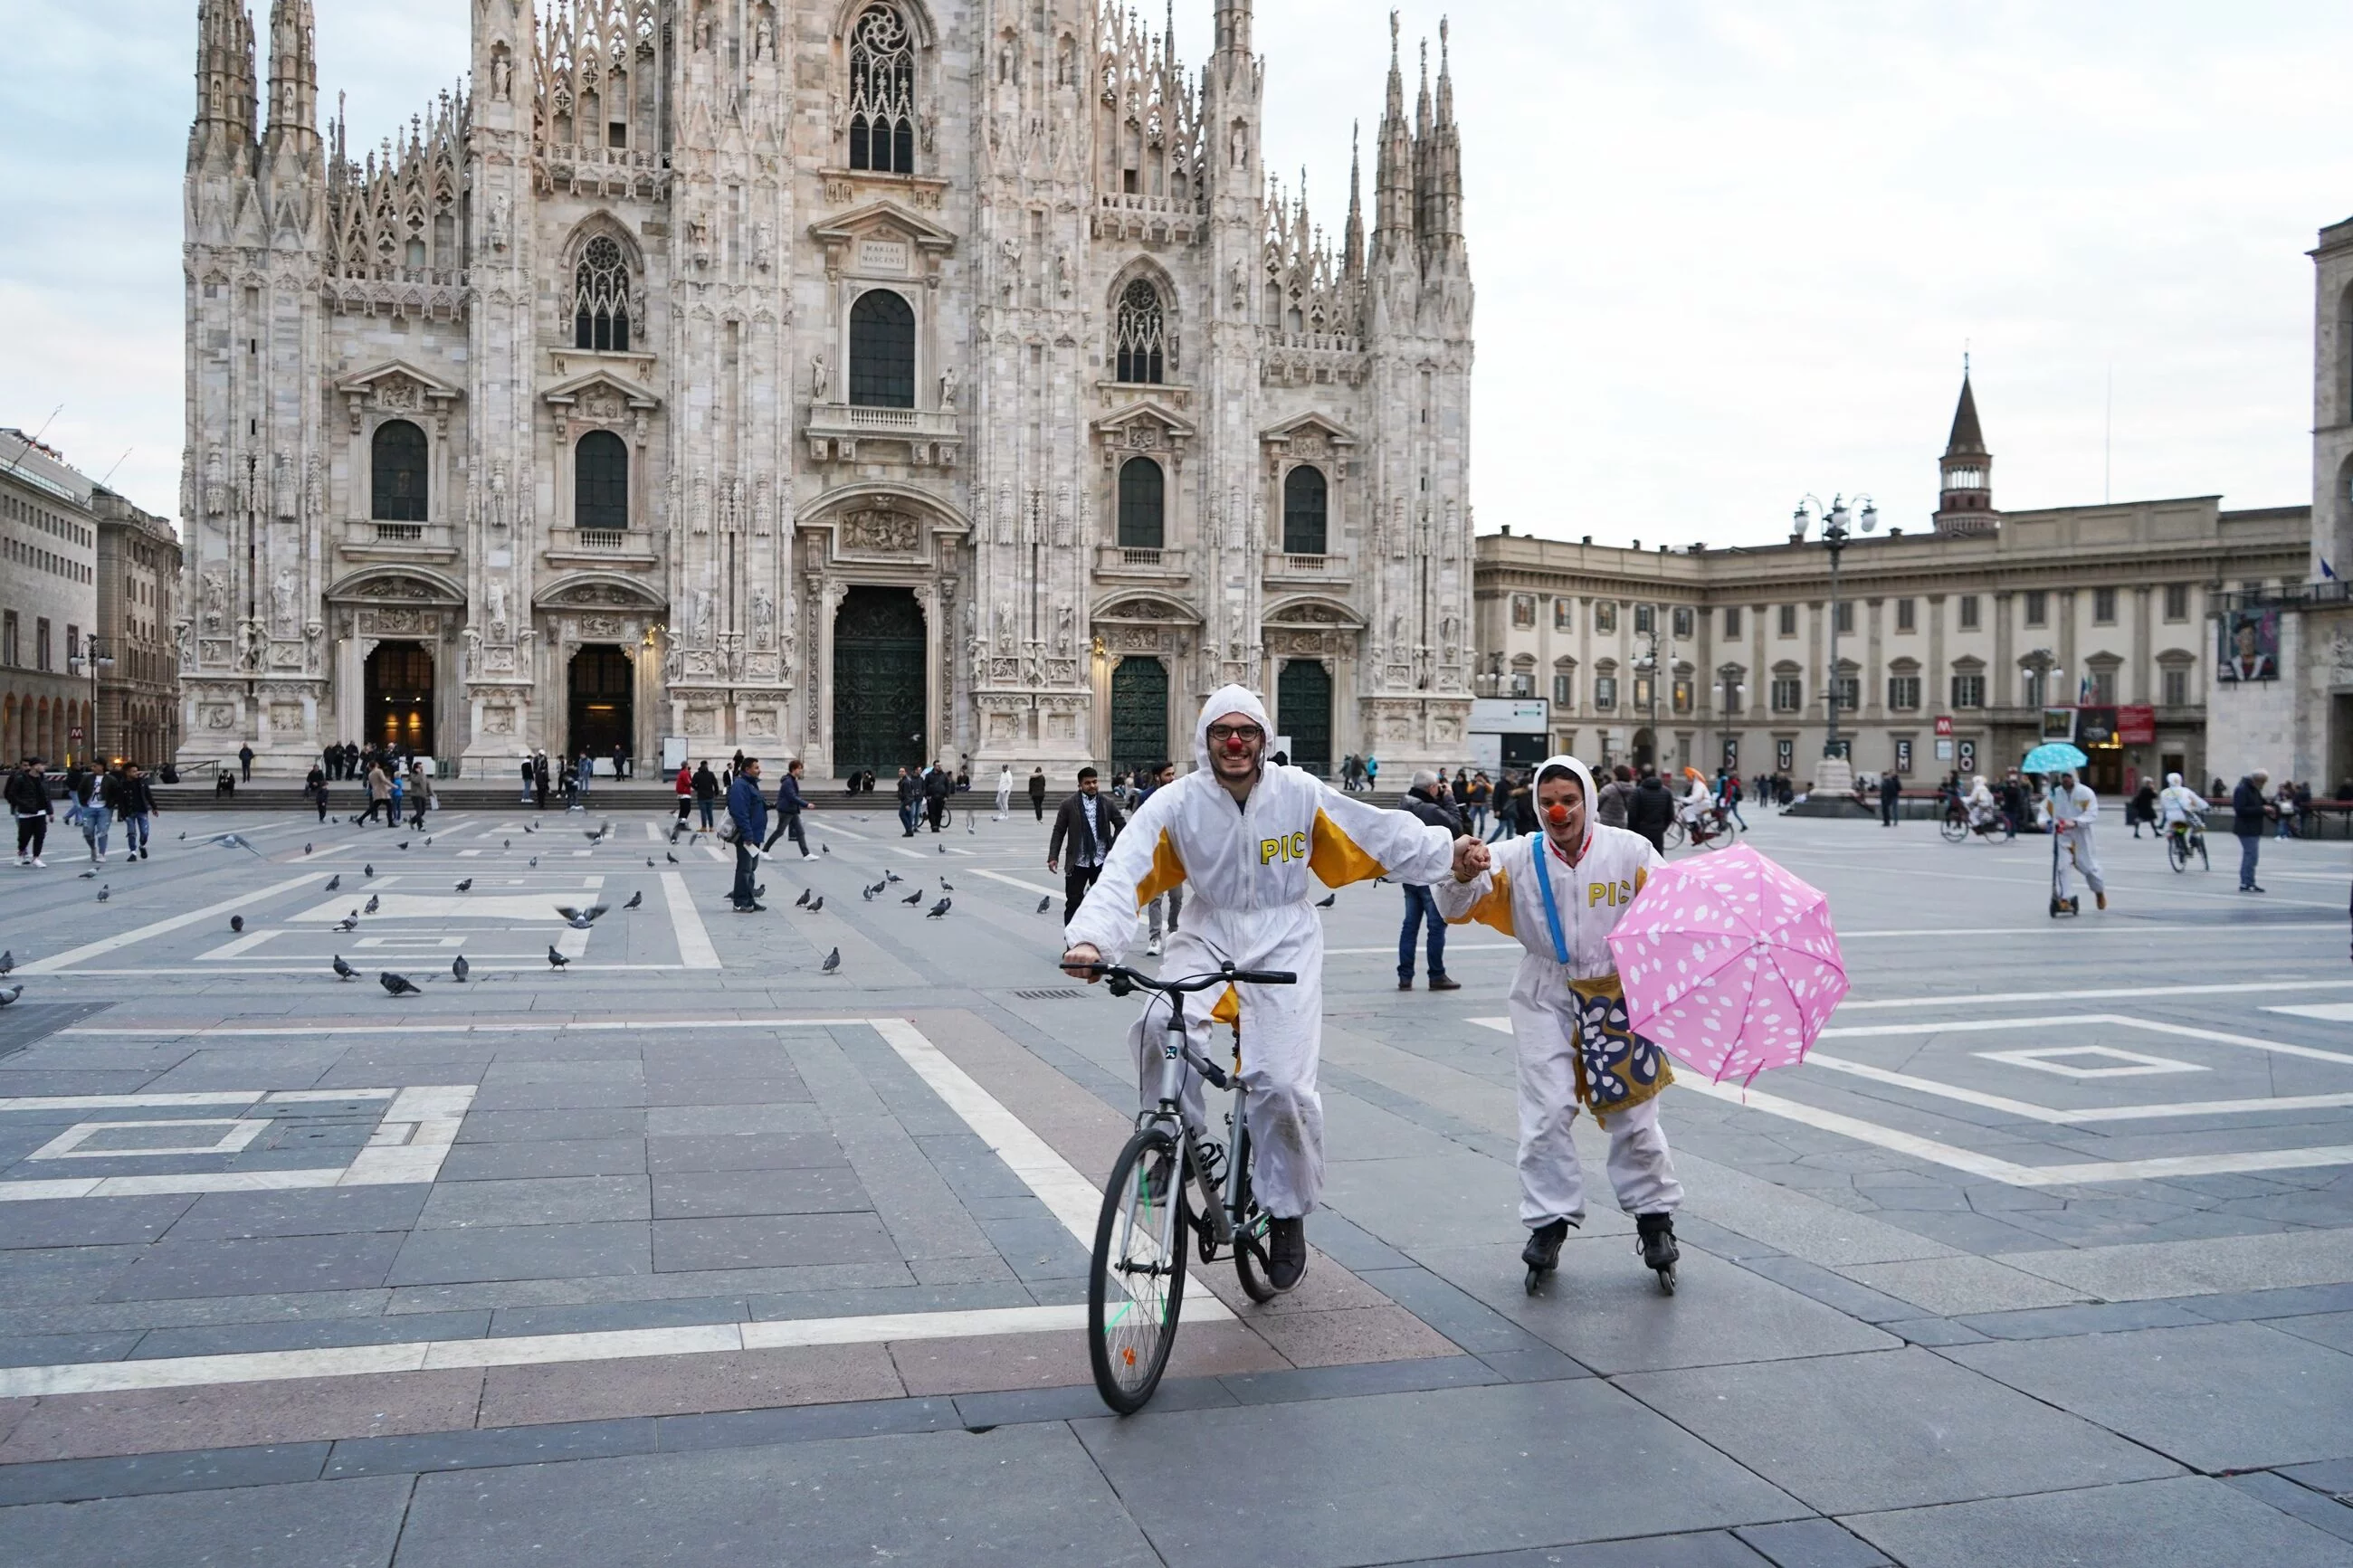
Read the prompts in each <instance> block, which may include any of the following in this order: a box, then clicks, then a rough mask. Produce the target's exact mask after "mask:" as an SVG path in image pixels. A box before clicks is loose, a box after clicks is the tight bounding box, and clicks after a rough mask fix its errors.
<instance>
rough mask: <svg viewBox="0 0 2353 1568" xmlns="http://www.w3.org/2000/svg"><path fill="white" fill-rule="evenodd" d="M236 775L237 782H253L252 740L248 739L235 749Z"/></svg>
mask: <svg viewBox="0 0 2353 1568" xmlns="http://www.w3.org/2000/svg"><path fill="white" fill-rule="evenodd" d="M237 782H238V783H239V784H251V783H252V782H253V742H250V741H248V742H246V743H245V744H243V745H241V746H239V747H238V748H237Z"/></svg>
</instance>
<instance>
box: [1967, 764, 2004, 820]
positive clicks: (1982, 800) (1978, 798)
mask: <svg viewBox="0 0 2353 1568" xmlns="http://www.w3.org/2000/svg"><path fill="white" fill-rule="evenodd" d="M1961 804H1962V805H1964V806H1967V807H1968V813H1969V826H1971V827H1983V826H1986V825H1987V824H1988V823H1990V822H1991V821H1993V819H1994V818H1995V817H1996V816H1999V815H2000V811H2001V807H2000V804H1999V803H1998V802H1996V801H1995V799H1994V798H1993V791H1992V790H1990V789H1989V788H1987V787H1986V779H1985V774H1983V773H1972V774H1970V775H1969V793H1968V794H1967V795H1963V796H1962V797H1961Z"/></svg>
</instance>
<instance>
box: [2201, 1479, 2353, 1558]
mask: <svg viewBox="0 0 2353 1568" xmlns="http://www.w3.org/2000/svg"><path fill="white" fill-rule="evenodd" d="M2223 1481H2224V1484H2225V1485H2227V1486H2229V1487H2231V1488H2232V1489H2233V1490H2236V1491H2241V1492H2244V1493H2245V1494H2246V1495H2247V1496H2249V1497H2251V1498H2253V1499H2254V1500H2256V1501H2257V1502H2259V1503H2262V1504H2263V1505H2264V1506H2265V1507H2266V1508H2275V1509H2277V1510H2280V1511H2281V1512H2282V1513H2284V1514H2286V1515H2287V1516H2288V1517H2289V1518H2291V1519H2300V1520H2302V1521H2304V1522H2305V1523H2306V1524H2308V1525H2310V1526H2312V1527H2313V1529H2315V1530H2317V1531H2322V1532H2323V1533H2325V1534H2328V1535H2333V1536H2335V1537H2337V1540H2339V1541H2353V1508H2348V1507H2346V1506H2345V1504H2344V1503H2343V1502H2341V1501H2339V1500H2337V1499H2336V1498H2333V1497H2327V1496H2324V1495H2323V1494H2322V1493H2320V1492H2318V1491H2316V1490H2314V1489H2311V1488H2309V1487H2306V1486H2303V1485H2300V1484H2299V1483H2297V1482H2295V1481H2292V1480H2290V1479H2287V1477H2285V1476H2283V1475H2279V1474H2276V1473H2274V1472H2273V1471H2271V1470H2249V1471H2247V1472H2245V1473H2243V1474H2241V1475H2235V1476H2228V1477H2224V1478H2223Z"/></svg>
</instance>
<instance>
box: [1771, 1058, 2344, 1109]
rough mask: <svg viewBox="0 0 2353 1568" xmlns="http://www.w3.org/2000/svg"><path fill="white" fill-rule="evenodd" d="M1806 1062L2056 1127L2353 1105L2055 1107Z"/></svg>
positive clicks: (1830, 1061) (2296, 1101)
mask: <svg viewBox="0 0 2353 1568" xmlns="http://www.w3.org/2000/svg"><path fill="white" fill-rule="evenodd" d="M1806 1065H1807V1066H1808V1067H1810V1068H1828V1069H1829V1070H1830V1071H1831V1072H1838V1073H1846V1074H1848V1075H1850V1076H1852V1077H1854V1078H1861V1079H1870V1080H1871V1081H1872V1082H1873V1083H1883V1084H1888V1085H1891V1086H1892V1087H1894V1088H1896V1089H1913V1090H1915V1091H1916V1092H1918V1093H1921V1094H1932V1095H1935V1096H1936V1097H1937V1098H1938V1099H1940V1100H1954V1101H1957V1103H1959V1104H1962V1105H1975V1106H1980V1107H1982V1108H1983V1109H1985V1110H2000V1111H2007V1112H2008V1113H2009V1114H2010V1115H2012V1116H2022V1117H2025V1118H2026V1119H2027V1120H2028V1121H2047V1122H2050V1123H2051V1124H2052V1125H2053V1126H2060V1127H2066V1126H2074V1125H2077V1124H2079V1123H2083V1122H2088V1121H2166V1120H2168V1119H2170V1118H2173V1117H2177V1116H2238V1115H2247V1114H2252V1113H2253V1112H2256V1111H2263V1110H2341V1109H2343V1108H2344V1107H2346V1106H2353V1094H2284V1095H2281V1096H2279V1097H2278V1098H2276V1099H2274V1100H2188V1101H2181V1102H2178V1103H2175V1104H2169V1105H2104V1106H2095V1107H2093V1108H2092V1109H2089V1110H2056V1109H2054V1108H2053V1107H2051V1106H2048V1105H2036V1104H2034V1103H2032V1102H2031V1101H2030V1100H2012V1099H2010V1097H2009V1096H2007V1095H2001V1094H1985V1093H1981V1092H1980V1091H1978V1090H1977V1089H1962V1088H1960V1087H1959V1086H1957V1085H1956V1084H1949V1083H1938V1082H1937V1081H1936V1079H1926V1078H1915V1076H1913V1075H1912V1074H1910V1073H1905V1072H1892V1071H1890V1070H1889V1069H1887V1068H1875V1067H1873V1066H1871V1065H1870V1064H1869V1063H1867V1062H1853V1061H1848V1060H1847V1059H1846V1058H1843V1057H1832V1056H1825V1055H1823V1054H1822V1053H1821V1052H1820V1051H1809V1052H1807V1053H1806Z"/></svg>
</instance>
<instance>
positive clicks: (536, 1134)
mask: <svg viewBox="0 0 2353 1568" xmlns="http://www.w3.org/2000/svg"><path fill="white" fill-rule="evenodd" d="M437 1081H438V1080H437ZM645 1135H646V1113H645V1112H644V1111H643V1110H620V1109H606V1110H469V1111H468V1112H467V1113H466V1120H465V1121H464V1123H463V1124H461V1125H460V1126H459V1129H458V1142H460V1143H534V1142H556V1141H571V1142H596V1141H597V1140H600V1139H613V1138H629V1139H640V1140H641V1139H643V1138H644V1137H645Z"/></svg>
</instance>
